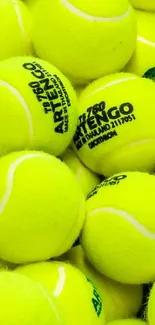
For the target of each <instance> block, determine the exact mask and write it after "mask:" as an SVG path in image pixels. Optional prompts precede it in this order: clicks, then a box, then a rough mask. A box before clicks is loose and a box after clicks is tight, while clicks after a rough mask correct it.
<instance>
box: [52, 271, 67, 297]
mask: <svg viewBox="0 0 155 325" xmlns="http://www.w3.org/2000/svg"><path fill="white" fill-rule="evenodd" d="M58 271H59V280H58V283H57V285H56V288H55V290H54V292H53V294H54V296H55V297H58V296H59V295H60V294H61V292H62V291H63V289H64V285H65V280H66V274H65V268H64V266H60V267H58Z"/></svg>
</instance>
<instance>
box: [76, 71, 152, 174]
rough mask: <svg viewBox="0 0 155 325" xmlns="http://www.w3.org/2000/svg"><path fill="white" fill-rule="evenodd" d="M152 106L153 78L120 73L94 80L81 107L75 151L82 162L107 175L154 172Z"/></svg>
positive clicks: (81, 102)
mask: <svg viewBox="0 0 155 325" xmlns="http://www.w3.org/2000/svg"><path fill="white" fill-rule="evenodd" d="M154 102H155V83H154V82H152V80H148V79H144V78H140V77H138V76H136V75H134V74H129V73H118V74H113V75H110V76H106V77H103V78H101V79H99V80H97V81H94V82H93V83H92V84H91V85H90V86H88V87H87V88H86V89H85V90H84V92H83V93H82V94H81V97H80V100H79V104H78V106H79V107H78V108H79V119H78V126H77V130H76V133H75V135H74V138H73V147H74V150H76V153H77V155H78V156H79V158H80V159H81V160H82V162H83V163H84V164H85V165H86V166H87V167H89V168H90V169H92V170H93V171H94V172H96V173H99V174H103V175H105V176H111V175H113V174H115V173H117V172H121V171H123V170H125V171H126V170H128V171H130V170H140V171H153V170H154V167H155V128H154V121H155V109H154ZM146 112H147V113H146ZM131 157H132V158H131Z"/></svg>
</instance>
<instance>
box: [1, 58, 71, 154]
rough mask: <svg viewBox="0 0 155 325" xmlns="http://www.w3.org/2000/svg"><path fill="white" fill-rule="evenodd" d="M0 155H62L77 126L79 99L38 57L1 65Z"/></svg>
mask: <svg viewBox="0 0 155 325" xmlns="http://www.w3.org/2000/svg"><path fill="white" fill-rule="evenodd" d="M0 106H1V111H0V139H1V140H0V155H3V154H6V153H7V152H10V151H16V150H24V149H33V150H34V149H36V150H43V151H45V152H48V153H50V154H53V155H56V156H57V155H59V154H61V153H62V152H63V151H65V149H66V148H67V146H68V145H69V144H70V142H71V140H72V137H73V135H74V132H75V129H76V125H77V98H76V94H75V92H74V89H73V88H72V86H71V84H70V82H69V81H68V79H67V78H66V77H65V76H64V75H63V74H62V73H61V72H60V71H59V70H58V69H56V68H55V67H54V66H52V65H51V64H49V63H48V62H45V61H43V60H39V59H37V58H34V57H14V58H11V59H8V60H4V61H2V62H0Z"/></svg>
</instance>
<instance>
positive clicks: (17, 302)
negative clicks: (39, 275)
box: [0, 271, 65, 325]
mask: <svg viewBox="0 0 155 325" xmlns="http://www.w3.org/2000/svg"><path fill="white" fill-rule="evenodd" d="M0 299H1V313H0V323H1V324H5V325H13V324H14V325H21V324H23V325H34V324H38V325H62V324H65V323H64V321H63V314H62V311H61V309H60V308H59V306H58V302H57V301H56V299H54V297H52V294H51V292H50V291H48V290H47V289H46V288H44V287H43V286H42V285H41V284H39V283H36V282H33V281H32V280H30V279H29V278H27V277H25V276H23V275H22V274H17V273H13V272H7V271H3V272H0Z"/></svg>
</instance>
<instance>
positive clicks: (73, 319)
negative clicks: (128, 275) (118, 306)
mask: <svg viewBox="0 0 155 325" xmlns="http://www.w3.org/2000/svg"><path fill="white" fill-rule="evenodd" d="M17 272H20V273H21V274H24V275H26V276H28V277H30V278H31V279H32V280H35V281H36V282H37V283H41V284H42V285H44V286H45V287H47V288H48V289H49V290H51V291H52V294H53V295H54V297H55V298H56V299H57V300H58V302H59V305H60V307H61V309H62V311H63V313H64V316H65V320H66V324H74V325H79V324H81V325H97V324H104V322H103V311H102V302H101V298H100V296H99V294H98V292H97V290H96V288H95V287H94V286H93V284H92V283H91V282H90V280H89V279H87V278H86V277H85V276H84V275H83V274H82V273H81V272H80V271H79V270H78V269H76V268H75V267H73V266H72V265H70V264H67V263H63V262H42V263H35V264H29V265H26V266H23V267H19V268H18V269H17Z"/></svg>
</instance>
